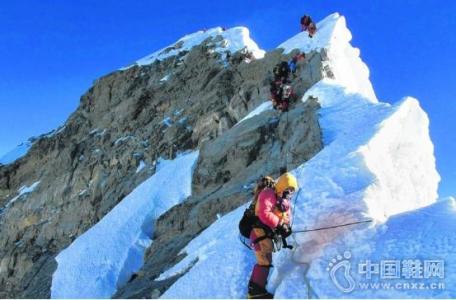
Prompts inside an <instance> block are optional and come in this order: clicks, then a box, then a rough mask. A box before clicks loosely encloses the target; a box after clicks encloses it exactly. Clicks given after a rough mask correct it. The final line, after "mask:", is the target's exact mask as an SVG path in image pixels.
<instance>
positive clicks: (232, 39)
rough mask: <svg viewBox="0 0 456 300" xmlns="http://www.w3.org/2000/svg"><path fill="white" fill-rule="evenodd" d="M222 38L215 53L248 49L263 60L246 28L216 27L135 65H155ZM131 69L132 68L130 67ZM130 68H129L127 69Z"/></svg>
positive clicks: (192, 35)
mask: <svg viewBox="0 0 456 300" xmlns="http://www.w3.org/2000/svg"><path fill="white" fill-rule="evenodd" d="M217 36H221V39H220V40H218V41H217V42H214V44H215V49H214V51H216V52H219V53H222V54H226V53H227V52H231V53H235V52H237V51H239V50H242V49H244V48H246V49H247V50H248V51H250V52H252V54H253V56H254V57H255V58H263V57H264V54H265V51H264V50H261V49H260V48H259V47H258V45H257V44H256V43H255V42H254V41H253V40H252V39H251V38H250V33H249V30H248V29H247V28H245V27H234V28H230V29H228V30H223V29H222V27H216V28H212V29H209V30H205V31H204V30H200V31H198V32H195V33H192V34H189V35H186V36H184V37H183V38H181V39H179V40H178V41H177V42H176V43H175V44H173V45H170V46H168V47H166V48H163V49H161V50H158V51H156V52H154V53H152V54H150V55H148V56H146V57H144V58H142V59H140V60H138V61H136V63H135V64H134V65H138V66H142V65H148V64H151V63H153V62H154V61H156V60H164V59H166V58H169V57H171V56H176V55H178V54H179V53H181V52H183V51H190V50H191V49H192V48H193V47H195V46H198V45H200V44H201V43H203V42H204V41H205V40H206V39H208V38H213V39H215V38H216V37H217ZM130 67H131V66H130ZM127 68H128V67H127Z"/></svg>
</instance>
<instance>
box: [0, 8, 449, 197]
mask: <svg viewBox="0 0 456 300" xmlns="http://www.w3.org/2000/svg"><path fill="white" fill-rule="evenodd" d="M336 11H337V12H340V13H341V14H343V15H345V16H346V18H347V23H348V26H349V28H350V30H351V31H352V34H353V41H352V43H353V45H354V46H356V47H359V48H360V49H361V56H362V59H363V60H364V61H365V62H366V63H367V64H368V66H369V68H370V71H371V80H372V83H373V85H374V89H375V91H376V93H377V96H378V97H379V98H380V99H382V100H383V101H387V102H390V103H394V102H397V101H399V100H400V99H401V98H402V97H404V96H408V95H410V96H414V97H416V98H418V99H419V100H420V102H421V105H422V107H423V108H424V109H425V110H426V112H427V113H428V114H429V117H430V120H431V128H430V129H431V137H432V140H433V142H434V145H435V155H436V159H437V168H438V170H439V173H440V174H441V176H442V182H441V186H440V195H441V196H448V195H456V159H454V158H453V155H455V153H456V133H455V132H456V122H455V121H454V118H455V116H456V105H455V100H456V76H455V69H456V18H455V15H454V12H455V11H456V1H421V0H414V1H408V0H401V1H397V0H396V1H392V0H381V1H380V0H378V1H365V0H350V1H341V0H339V1H336V0H332V1H329V0H314V1H302V0H301V1H294V0H291V1H269V0H262V1H256V0H255V1H245V0H244V1H238V0H235V1H199V0H195V1H145V0H139V1H110V0H106V1H101V0H92V1H89V0H79V1H78V0H73V1H50V0H29V1H21V0H17V1H2V3H1V4H0V20H1V21H0V66H1V67H0V107H1V109H0V113H1V118H0V128H1V129H0V154H3V153H4V152H7V151H8V150H10V149H11V148H13V147H14V146H15V145H17V144H19V143H20V142H22V141H24V140H26V139H27V138H28V137H30V136H33V135H38V134H41V133H44V132H47V131H50V130H52V129H54V128H56V127H58V126H59V125H61V124H63V123H64V122H65V120H66V119H67V118H68V116H69V115H70V114H71V113H72V112H73V111H74V110H75V109H76V108H77V106H78V103H79V97H80V96H81V95H82V94H83V93H84V92H85V91H86V90H87V89H88V88H89V87H90V86H91V85H92V82H93V81H94V80H95V79H96V78H98V77H100V76H102V75H105V74H107V73H109V72H111V71H113V70H115V69H118V68H119V67H122V66H125V65H127V64H129V63H131V62H132V61H134V60H136V59H138V58H141V57H143V56H145V55H147V54H149V53H151V52H153V51H154V50H157V49H158V48H161V47H163V46H166V45H168V44H170V43H173V42H174V41H175V40H177V39H178V38H180V37H181V36H182V35H185V34H187V33H190V32H194V31H197V30H200V29H202V28H210V27H214V26H219V25H220V26H225V27H232V26H237V25H244V26H247V27H248V28H249V29H250V31H251V35H252V37H253V39H254V40H255V41H256V42H257V43H258V44H259V46H260V47H262V48H263V49H266V50H268V49H273V48H275V47H276V46H277V45H278V44H280V43H281V42H283V41H284V40H286V39H287V38H289V37H291V36H293V35H294V34H296V33H297V32H298V30H299V17H300V16H301V15H302V14H304V13H309V14H311V15H312V16H313V17H314V19H316V20H320V19H322V18H323V17H325V16H326V15H328V14H330V13H333V12H336Z"/></svg>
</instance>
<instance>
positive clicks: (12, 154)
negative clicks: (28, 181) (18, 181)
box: [0, 140, 33, 165]
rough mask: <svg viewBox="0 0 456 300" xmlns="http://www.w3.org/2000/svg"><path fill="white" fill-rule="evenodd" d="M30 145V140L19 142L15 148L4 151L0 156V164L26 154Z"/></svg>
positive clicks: (8, 162) (5, 163)
mask: <svg viewBox="0 0 456 300" xmlns="http://www.w3.org/2000/svg"><path fill="white" fill-rule="evenodd" d="M32 145H33V143H32V142H31V141H30V140H29V141H26V142H23V143H21V144H19V145H18V146H17V147H16V148H14V149H13V150H11V151H9V152H7V153H5V154H4V155H3V156H1V157H0V164H2V165H8V164H11V163H13V162H15V161H16V160H18V159H19V158H21V157H23V156H24V155H25V154H27V152H28V151H29V149H30V148H31V147H32Z"/></svg>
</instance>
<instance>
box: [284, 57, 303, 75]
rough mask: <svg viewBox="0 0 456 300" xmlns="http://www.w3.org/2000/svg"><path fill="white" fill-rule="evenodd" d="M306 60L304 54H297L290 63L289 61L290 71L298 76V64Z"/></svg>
mask: <svg viewBox="0 0 456 300" xmlns="http://www.w3.org/2000/svg"><path fill="white" fill-rule="evenodd" d="M305 58H306V55H305V54H304V52H299V53H297V54H295V55H294V56H293V57H292V58H291V59H290V60H289V61H288V68H289V69H290V72H291V74H293V75H295V74H296V69H297V67H298V62H299V61H300V60H303V59H305Z"/></svg>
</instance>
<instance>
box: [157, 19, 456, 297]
mask: <svg viewBox="0 0 456 300" xmlns="http://www.w3.org/2000/svg"><path fill="white" fill-rule="evenodd" d="M318 27H319V32H318V33H317V34H316V35H315V37H314V39H309V38H306V36H305V33H300V34H298V35H297V36H296V37H295V38H292V39H291V40H289V41H287V42H285V43H284V44H282V45H281V46H279V47H281V48H285V50H286V51H291V50H292V49H294V48H300V49H304V50H306V51H309V50H312V49H319V48H318V47H320V48H325V49H327V51H328V53H329V56H330V61H329V63H330V64H331V67H333V64H335V68H336V69H337V70H336V72H335V75H336V76H335V77H336V78H335V79H334V80H332V79H324V80H322V81H320V82H319V83H317V84H316V85H314V86H313V87H312V88H311V89H310V90H308V91H307V92H306V94H305V95H304V96H303V98H302V101H307V99H308V98H309V97H316V98H318V101H319V103H320V105H321V107H322V108H321V109H320V112H319V113H320V119H319V122H320V126H321V129H322V134H323V139H324V144H325V147H324V148H323V150H322V151H321V152H320V153H318V154H317V155H316V156H315V157H313V158H312V159H311V160H309V161H308V162H306V163H305V164H302V165H301V166H299V167H298V168H296V169H295V170H293V171H292V172H293V173H294V174H295V175H296V177H297V178H298V181H299V185H300V187H301V189H300V191H299V192H298V193H297V195H296V199H295V207H294V211H295V215H294V224H293V228H294V230H302V229H309V228H310V229H312V228H321V227H325V226H333V225H338V224H345V223H350V222H354V221H360V220H372V222H371V223H364V224H358V225H353V226H346V227H340V228H336V229H331V230H324V231H317V232H313V233H307V234H299V233H296V234H294V235H293V239H292V240H293V242H294V244H295V249H294V250H293V252H290V251H288V250H283V251H281V252H279V253H275V254H274V266H275V268H274V269H273V273H272V275H271V277H270V282H269V289H270V290H272V291H275V292H276V297H278V298H307V297H308V296H312V294H318V296H319V297H334V296H336V295H337V296H341V295H340V294H336V293H335V290H336V289H337V287H336V286H335V285H334V284H333V283H332V282H331V281H330V280H331V278H330V273H329V271H326V269H325V271H324V272H323V271H321V270H322V268H323V267H324V268H326V267H328V263H329V262H330V261H331V259H332V258H334V256H331V257H328V258H327V257H326V254H327V251H330V250H331V249H332V248H331V247H332V246H334V245H338V243H339V244H340V243H341V242H340V239H341V238H342V237H343V238H344V241H345V242H344V243H341V244H344V245H351V246H352V247H351V248H350V249H354V248H357V249H359V251H360V253H364V254H366V255H368V254H369V253H371V252H369V251H370V249H373V248H374V247H371V246H369V244H368V243H367V242H366V240H368V239H369V238H372V237H377V238H378V243H379V246H378V247H377V248H376V249H377V250H376V251H377V253H374V254H373V258H378V257H380V255H381V254H382V253H383V254H384V255H385V257H387V256H388V254H389V252H387V249H388V248H387V247H385V246H383V244H382V242H381V241H386V240H387V238H384V237H382V236H380V235H378V232H379V230H378V228H384V227H382V226H383V225H382V223H383V222H385V221H387V220H394V219H389V218H390V217H392V216H396V215H398V214H401V213H404V212H407V211H414V210H417V209H420V208H422V207H425V206H427V205H431V204H433V203H435V201H436V199H437V186H438V182H439V180H440V177H439V175H438V173H437V171H436V169H435V158H434V154H433V145H432V142H431V140H430V137H429V129H428V127H429V120H428V118H427V115H426V113H425V112H424V111H423V110H422V109H421V107H420V106H419V103H418V101H417V100H416V99H413V98H410V97H407V98H404V99H403V100H401V101H400V102H398V103H397V104H395V105H389V104H387V103H382V102H378V101H377V99H376V98H375V94H374V92H373V90H372V85H371V83H370V81H369V78H368V76H369V71H368V70H367V67H366V66H365V64H364V63H363V62H362V61H361V60H360V59H359V51H358V52H357V51H354V50H353V49H352V48H351V46H350V44H349V40H350V38H351V35H350V34H349V31H348V29H346V27H345V20H344V19H343V17H340V16H339V15H338V14H333V15H331V16H329V17H328V18H326V19H325V20H323V21H322V22H320V23H319V24H318ZM352 50H353V51H352ZM331 57H332V58H331ZM334 59H335V60H337V61H334ZM339 60H342V62H341V61H339ZM347 66H353V67H347ZM338 73H340V74H342V75H343V74H346V73H350V74H349V75H348V76H347V78H343V76H339V77H338V76H337V74H338ZM452 205H453V204H452ZM243 210H244V207H240V208H239V209H237V210H235V211H233V212H232V213H230V214H227V215H226V216H224V217H222V218H221V219H219V220H218V221H217V222H215V223H214V224H213V225H212V226H210V227H209V228H208V229H207V230H205V231H204V232H203V233H201V235H199V236H198V237H197V238H195V239H194V240H193V241H192V242H191V243H190V244H189V245H188V246H187V247H186V248H185V249H184V250H183V251H182V252H183V253H187V255H188V256H187V257H186V258H185V259H184V260H182V261H181V262H180V263H179V264H177V265H176V266H174V267H173V268H172V269H170V270H168V271H166V272H165V273H163V274H162V275H161V277H160V279H165V278H167V277H169V276H171V275H173V274H176V273H180V272H184V271H185V270H187V269H188V267H190V266H192V265H193V266H192V267H191V268H190V269H189V271H188V272H187V273H186V274H185V275H184V276H182V277H181V278H180V279H179V280H177V281H176V283H175V284H174V285H173V286H171V287H170V288H169V289H168V290H167V291H166V292H165V293H164V295H163V298H188V297H191V298H241V297H244V296H245V294H246V292H247V291H246V286H247V282H248V278H249V275H250V272H251V267H252V266H253V264H254V261H253V253H250V252H249V251H248V249H247V248H245V247H244V246H243V245H242V244H241V243H239V241H238V240H237V234H238V228H237V225H238V221H239V220H240V218H241V216H242V213H243ZM441 210H442V208H439V211H441ZM443 210H444V209H443ZM415 212H416V213H417V215H416V217H414V218H416V221H415V223H413V222H412V226H411V227H410V229H411V230H414V229H416V232H417V233H418V232H420V230H422V229H423V228H420V229H417V228H416V225H415V226H413V224H417V223H419V219H420V215H422V214H423V213H422V212H426V208H424V209H423V210H420V211H415ZM424 214H425V213H424ZM401 216H402V215H401ZM398 218H399V217H398ZM435 218H442V220H441V221H442V222H443V223H442V224H445V223H448V222H451V221H452V220H453V218H454V217H453V216H452V214H449V215H444V214H443V213H438V214H435V215H434V216H431V217H429V218H428V219H423V221H424V222H426V221H428V222H429V224H430V225H432V224H433V222H435V221H434V219H435ZM386 224H388V223H386ZM406 225H407V223H406V222H405V221H404V223H402V224H400V223H398V224H397V225H395V226H391V232H392V235H394V234H398V236H399V235H401V233H399V231H400V230H401V229H403V228H407V227H406ZM430 225H429V226H430ZM386 226H387V225H386ZM437 228H439V227H438V226H437ZM453 232H455V231H451V232H450V231H448V232H447V233H446V235H447V236H448V238H449V239H450V240H451V241H453V240H454V238H455V233H453ZM376 234H377V236H376ZM419 234H421V236H423V237H425V236H426V234H424V232H421V233H419ZM419 234H418V236H420V235H419ZM403 235H407V234H406V233H405V234H403ZM412 238H413V237H409V240H411V239H412ZM390 240H391V239H390ZM424 242H425V241H424V240H422V241H420V240H417V241H416V243H415V244H417V245H420V244H422V243H424ZM447 244H448V242H447ZM450 244H451V243H450ZM453 245H454V243H453ZM407 248H409V244H408V243H407V242H404V243H397V246H396V248H395V252H394V253H396V254H397V253H401V251H404V253H408V252H405V250H406V249H407ZM434 250H435V251H440V252H441V253H443V254H449V253H451V251H452V248H451V247H447V246H446V244H445V243H444V242H443V243H438V244H437V245H435V247H434ZM383 251H384V252H383ZM330 253H331V254H332V252H330ZM391 253H392V252H391ZM392 254H393V253H392ZM335 257H336V258H337V259H338V257H337V256H335ZM325 258H327V260H325V261H323V260H324V259H325ZM366 258H367V259H368V258H369V257H366ZM410 258H411V259H413V258H414V257H410ZM247 265H250V267H248V266H247ZM305 274H307V276H306V275H305ZM201 278H205V280H201ZM453 282H454V281H453ZM214 286H217V288H216V289H215V288H213V287H214ZM309 286H310V287H311V289H309V288H308V287H309ZM317 287H319V288H317ZM309 293H310V294H309ZM408 295H415V296H418V297H419V296H420V295H421V294H419V291H411V293H410V294H408ZM436 295H439V296H442V295H443V294H441V293H440V294H439V293H437V294H436ZM313 296H315V295H313ZM342 296H343V295H342ZM453 296H454V295H453ZM347 297H350V295H348V296H347ZM370 297H376V294H370Z"/></svg>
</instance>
